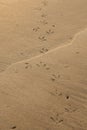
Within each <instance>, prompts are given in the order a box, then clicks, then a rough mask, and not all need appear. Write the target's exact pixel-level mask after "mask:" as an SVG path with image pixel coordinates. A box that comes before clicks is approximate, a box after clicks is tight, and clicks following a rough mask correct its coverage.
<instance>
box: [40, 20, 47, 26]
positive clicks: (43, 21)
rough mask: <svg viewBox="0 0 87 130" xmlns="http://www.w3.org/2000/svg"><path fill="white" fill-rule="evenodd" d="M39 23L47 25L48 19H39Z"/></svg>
mask: <svg viewBox="0 0 87 130" xmlns="http://www.w3.org/2000/svg"><path fill="white" fill-rule="evenodd" d="M40 23H41V24H43V25H47V24H48V21H47V20H40Z"/></svg>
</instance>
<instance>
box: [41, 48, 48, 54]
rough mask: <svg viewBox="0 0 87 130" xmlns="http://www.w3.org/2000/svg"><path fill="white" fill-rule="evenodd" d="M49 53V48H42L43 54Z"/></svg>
mask: <svg viewBox="0 0 87 130" xmlns="http://www.w3.org/2000/svg"><path fill="white" fill-rule="evenodd" d="M47 51H48V49H47V48H42V49H41V50H40V52H41V53H45V52H47Z"/></svg>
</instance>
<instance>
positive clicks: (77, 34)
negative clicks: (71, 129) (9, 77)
mask: <svg viewBox="0 0 87 130" xmlns="http://www.w3.org/2000/svg"><path fill="white" fill-rule="evenodd" d="M86 29H87V28H85V29H84V30H82V31H80V32H78V33H76V34H75V36H74V37H73V39H72V40H71V42H70V43H68V44H66V45H63V46H59V47H56V48H54V49H52V50H49V51H47V52H45V53H43V54H40V55H36V56H34V57H32V58H29V59H25V60H21V61H18V62H15V63H13V64H11V65H9V66H8V67H7V69H9V68H11V67H12V66H13V65H16V64H20V63H24V62H29V61H31V60H34V59H36V58H39V57H42V56H44V55H47V54H49V53H52V52H54V51H57V50H59V49H62V48H64V47H68V46H71V45H72V43H73V42H74V40H75V39H76V38H77V37H78V36H79V35H80V34H81V33H83V32H84V31H85V30H86ZM7 69H6V70H7Z"/></svg>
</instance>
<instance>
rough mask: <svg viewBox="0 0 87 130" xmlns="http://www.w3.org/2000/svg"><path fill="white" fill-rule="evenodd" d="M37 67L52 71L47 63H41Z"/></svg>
mask: <svg viewBox="0 0 87 130" xmlns="http://www.w3.org/2000/svg"><path fill="white" fill-rule="evenodd" d="M36 65H37V66H38V67H44V68H45V69H46V70H49V69H50V67H49V66H48V65H47V64H46V63H44V62H40V63H39V64H36Z"/></svg>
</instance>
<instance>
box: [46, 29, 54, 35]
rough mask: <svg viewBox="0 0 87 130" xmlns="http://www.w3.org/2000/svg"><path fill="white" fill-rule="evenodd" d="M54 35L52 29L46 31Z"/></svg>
mask: <svg viewBox="0 0 87 130" xmlns="http://www.w3.org/2000/svg"><path fill="white" fill-rule="evenodd" d="M53 33H54V31H53V30H51V29H49V30H48V31H46V34H53Z"/></svg>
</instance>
